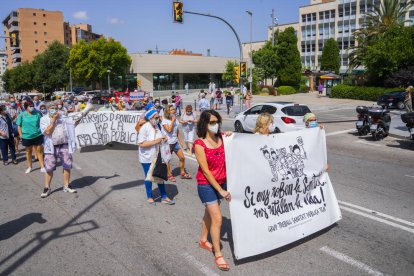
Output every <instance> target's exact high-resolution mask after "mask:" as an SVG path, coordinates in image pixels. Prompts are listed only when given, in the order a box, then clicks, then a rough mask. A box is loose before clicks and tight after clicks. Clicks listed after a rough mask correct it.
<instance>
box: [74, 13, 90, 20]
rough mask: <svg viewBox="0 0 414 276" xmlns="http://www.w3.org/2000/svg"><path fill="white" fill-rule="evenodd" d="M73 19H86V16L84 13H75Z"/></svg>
mask: <svg viewBox="0 0 414 276" xmlns="http://www.w3.org/2000/svg"><path fill="white" fill-rule="evenodd" d="M73 17H74V18H76V19H83V20H86V19H88V15H87V14H86V11H77V12H75V13H74V14H73Z"/></svg>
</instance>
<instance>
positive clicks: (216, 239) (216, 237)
mask: <svg viewBox="0 0 414 276" xmlns="http://www.w3.org/2000/svg"><path fill="white" fill-rule="evenodd" d="M207 212H208V214H209V215H210V218H211V226H210V236H211V241H212V242H213V249H214V255H215V257H216V258H217V257H220V256H223V254H222V253H221V248H220V236H221V235H220V232H221V224H222V220H223V218H222V216H221V211H220V205H219V204H218V203H214V204H210V205H207ZM216 262H217V263H218V264H219V265H225V264H227V262H226V260H225V259H224V258H220V259H217V260H216Z"/></svg>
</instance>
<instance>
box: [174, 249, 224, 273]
mask: <svg viewBox="0 0 414 276" xmlns="http://www.w3.org/2000/svg"><path fill="white" fill-rule="evenodd" d="M182 255H183V257H184V258H185V259H186V260H187V261H188V262H189V263H191V264H192V265H193V266H195V267H196V268H197V269H198V270H200V271H201V272H202V273H203V274H204V275H207V276H219V274H217V273H215V272H214V271H212V270H211V269H210V268H208V267H207V266H206V265H205V264H203V263H201V262H199V261H198V260H197V259H196V258H194V257H193V256H191V255H190V254H188V253H183V254H182Z"/></svg>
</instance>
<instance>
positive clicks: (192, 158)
mask: <svg viewBox="0 0 414 276" xmlns="http://www.w3.org/2000/svg"><path fill="white" fill-rule="evenodd" d="M184 155H185V158H188V159H190V160H193V161H194V162H197V159H195V158H194V157H192V156H191V155H189V154H188V153H186V152H185V153H184Z"/></svg>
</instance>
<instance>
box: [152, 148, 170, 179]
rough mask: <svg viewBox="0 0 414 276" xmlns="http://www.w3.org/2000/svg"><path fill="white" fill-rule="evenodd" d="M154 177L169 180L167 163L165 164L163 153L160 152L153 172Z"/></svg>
mask: <svg viewBox="0 0 414 276" xmlns="http://www.w3.org/2000/svg"><path fill="white" fill-rule="evenodd" d="M152 176H153V177H157V178H160V179H163V180H165V181H167V180H168V171H167V163H164V161H163V160H162V157H161V152H160V151H158V155H157V160H156V161H155V166H154V171H153V172H152Z"/></svg>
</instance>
